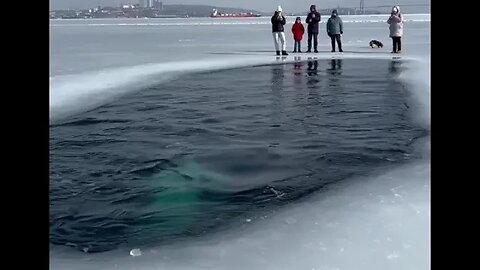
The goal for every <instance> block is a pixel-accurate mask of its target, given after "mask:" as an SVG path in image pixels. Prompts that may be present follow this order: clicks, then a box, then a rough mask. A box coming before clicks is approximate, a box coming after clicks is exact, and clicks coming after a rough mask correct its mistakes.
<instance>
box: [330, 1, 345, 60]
mask: <svg viewBox="0 0 480 270" xmlns="http://www.w3.org/2000/svg"><path fill="white" fill-rule="evenodd" d="M327 34H328V36H329V37H330V39H331V40H332V52H335V40H337V44H338V51H339V52H343V50H342V40H341V35H343V22H342V19H341V18H340V17H339V16H338V13H337V10H336V9H334V10H333V11H332V16H331V17H330V18H329V19H328V22H327Z"/></svg>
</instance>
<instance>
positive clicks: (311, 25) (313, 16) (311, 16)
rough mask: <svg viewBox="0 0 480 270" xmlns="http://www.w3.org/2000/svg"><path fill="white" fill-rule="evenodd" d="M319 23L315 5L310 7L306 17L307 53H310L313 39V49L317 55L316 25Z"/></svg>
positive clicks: (318, 14)
mask: <svg viewBox="0 0 480 270" xmlns="http://www.w3.org/2000/svg"><path fill="white" fill-rule="evenodd" d="M319 22H320V13H319V12H318V11H317V7H316V6H315V5H311V6H310V13H308V15H307V20H306V23H307V24H308V27H307V32H308V50H307V52H312V38H313V49H314V51H315V52H316V53H318V50H317V46H318V23H319Z"/></svg>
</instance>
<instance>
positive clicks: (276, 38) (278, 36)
mask: <svg viewBox="0 0 480 270" xmlns="http://www.w3.org/2000/svg"><path fill="white" fill-rule="evenodd" d="M271 22H272V34H273V42H274V44H275V50H276V53H277V55H280V42H281V43H282V44H281V49H282V55H288V53H287V49H286V48H287V45H286V42H285V33H284V27H283V26H284V25H285V24H286V23H287V20H286V19H285V17H284V16H283V14H282V7H281V6H278V7H277V10H276V11H275V13H274V14H273V16H272V19H271Z"/></svg>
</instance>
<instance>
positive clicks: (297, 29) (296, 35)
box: [292, 17, 305, 53]
mask: <svg viewBox="0 0 480 270" xmlns="http://www.w3.org/2000/svg"><path fill="white" fill-rule="evenodd" d="M292 33H293V39H294V40H295V45H294V47H293V52H294V53H296V52H297V47H298V52H302V50H301V49H300V41H302V39H303V33H305V28H304V27H303V24H302V20H301V19H300V17H297V19H296V20H295V23H294V24H293V26H292ZM297 45H298V46H297Z"/></svg>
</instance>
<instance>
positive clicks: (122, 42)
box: [50, 15, 430, 270]
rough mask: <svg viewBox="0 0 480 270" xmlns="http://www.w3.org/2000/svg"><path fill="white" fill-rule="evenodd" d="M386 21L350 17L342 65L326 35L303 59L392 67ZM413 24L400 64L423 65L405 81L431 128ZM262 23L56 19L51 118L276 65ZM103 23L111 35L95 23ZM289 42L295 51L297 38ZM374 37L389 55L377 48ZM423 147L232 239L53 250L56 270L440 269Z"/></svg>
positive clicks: (419, 24) (422, 18) (415, 19)
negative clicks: (177, 82)
mask: <svg viewBox="0 0 480 270" xmlns="http://www.w3.org/2000/svg"><path fill="white" fill-rule="evenodd" d="M384 17H385V16H383V17H382V16H365V17H362V16H352V17H351V18H347V16H344V20H345V21H346V23H345V35H344V36H343V43H344V50H345V51H346V53H344V54H343V55H338V54H337V55H334V56H332V54H330V53H329V52H328V51H329V49H330V48H329V46H330V45H329V42H330V41H329V40H328V37H327V36H326V34H321V35H320V50H321V53H320V54H318V55H302V56H301V57H302V58H303V59H306V57H308V56H311V57H314V56H317V57H318V58H332V57H341V58H384V59H391V58H392V55H390V54H389V53H388V52H389V51H390V49H391V44H390V40H389V38H388V25H387V24H386V23H384V22H383V21H382V19H381V18H384ZM379 18H380V19H379ZM406 18H407V20H409V18H410V21H407V22H406V24H405V36H404V38H403V40H402V46H403V54H402V55H401V57H402V58H409V59H414V60H416V62H415V64H414V65H412V66H410V69H407V70H406V71H405V72H404V73H402V74H400V75H399V77H398V78H397V79H399V80H403V81H405V83H408V84H410V87H408V89H409V90H411V91H412V96H413V97H414V99H415V101H416V102H415V104H414V105H412V106H413V107H414V110H415V119H416V120H417V121H419V122H420V123H421V124H422V125H424V126H425V127H426V128H428V127H429V123H430V68H429V66H430V23H429V20H430V15H408V16H406ZM262 20H264V19H263V18H262V19H255V20H254V21H253V22H252V23H251V24H248V23H246V22H247V21H245V20H243V21H239V23H236V24H235V23H234V22H235V21H230V24H213V23H211V24H198V25H195V23H205V22H211V21H210V20H209V19H189V21H192V22H193V23H191V25H175V24H174V23H177V21H175V20H174V19H171V20H153V21H152V23H153V25H152V24H150V25H148V24H146V25H142V24H140V23H139V21H140V20H132V21H130V20H79V21H52V22H51V40H52V44H51V69H50V70H51V78H50V83H51V88H50V99H51V117H53V118H55V117H58V118H61V117H62V116H64V115H68V114H69V113H75V112H78V111H81V110H84V109H86V108H91V107H92V106H98V105H100V104H102V103H104V102H108V100H109V99H111V98H115V97H118V96H121V95H122V94H125V93H127V92H131V91H140V90H141V89H142V88H143V87H145V86H146V85H149V84H154V83H158V82H159V81H161V80H166V79H170V78H173V77H175V76H181V75H182V74H185V73H186V72H194V71H199V70H205V69H211V70H217V69H222V68H225V67H233V66H245V65H252V64H260V63H273V62H276V59H275V57H274V56H273V54H272V53H273V41H272V40H271V34H270V25H269V24H268V23H263V21H262ZM292 20H293V19H292ZM349 20H350V21H352V22H348V21H349ZM147 21H148V22H149V23H150V21H151V20H147ZM353 21H362V23H353ZM99 22H100V23H103V24H105V25H103V26H92V25H88V24H92V23H99ZM163 22H166V23H171V25H162V24H161V23H163ZM120 24H122V25H120ZM123 24H136V25H123ZM72 25H75V26H72ZM321 27H323V25H322V26H321ZM287 29H288V28H287ZM287 37H288V38H287V46H288V48H289V49H291V48H292V45H293V43H292V38H291V36H290V35H288V34H287ZM373 38H375V39H379V40H381V41H382V42H383V43H384V44H385V47H384V48H383V49H378V50H373V49H370V48H369V47H368V41H369V40H370V39H373ZM304 42H305V40H304ZM293 57H294V56H293V55H291V56H289V57H288V58H287V59H288V60H289V61H291V60H293ZM416 149H417V150H418V151H420V152H421V153H423V158H422V159H421V160H419V161H416V162H414V163H412V164H407V165H405V166H403V167H400V168H396V169H393V170H391V171H387V172H376V173H374V175H373V176H371V177H370V178H369V179H364V181H354V180H355V179H351V180H349V181H346V182H343V183H342V184H341V185H337V186H333V187H331V189H330V190H328V191H326V192H322V193H321V194H318V195H317V196H315V197H312V198H310V199H308V200H307V201H304V202H301V203H295V204H292V205H290V206H288V207H285V208H283V209H282V210H281V211H279V212H277V213H276V214H274V215H272V216H267V217H249V218H248V219H246V220H242V222H241V224H238V226H237V227H234V228H232V229H230V230H228V231H227V232H222V233H218V234H213V235H206V236H204V237H201V238H198V239H195V240H193V239H192V240H191V241H187V242H182V243H177V244H176V243H172V244H169V245H166V246H161V247H157V248H150V249H143V248H142V256H139V257H133V256H130V254H129V251H130V250H131V249H133V248H137V247H129V248H126V249H118V250H114V251H111V252H105V253H98V254H88V253H84V254H82V253H78V252H76V251H72V250H70V249H63V248H58V247H53V248H52V249H51V259H50V263H51V269H266V270H269V269H272V270H273V269H307V270H310V269H315V270H319V269H322V270H323V269H355V270H362V269H368V270H375V269H379V270H380V269H381V270H384V269H402V270H407V269H430V159H429V155H430V145H429V138H427V139H425V140H422V141H420V142H418V143H417V147H416Z"/></svg>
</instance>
